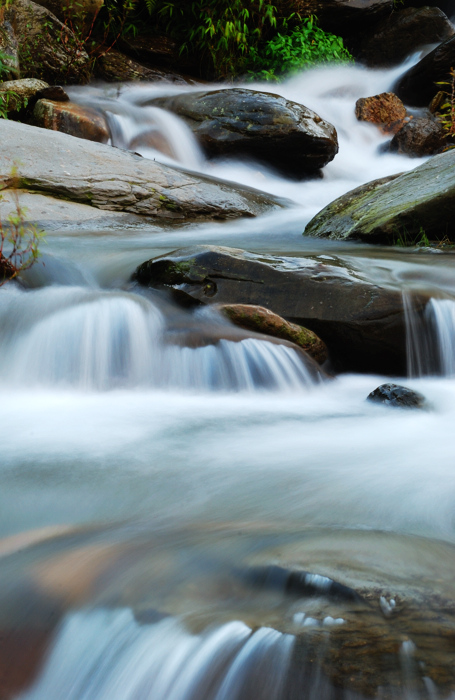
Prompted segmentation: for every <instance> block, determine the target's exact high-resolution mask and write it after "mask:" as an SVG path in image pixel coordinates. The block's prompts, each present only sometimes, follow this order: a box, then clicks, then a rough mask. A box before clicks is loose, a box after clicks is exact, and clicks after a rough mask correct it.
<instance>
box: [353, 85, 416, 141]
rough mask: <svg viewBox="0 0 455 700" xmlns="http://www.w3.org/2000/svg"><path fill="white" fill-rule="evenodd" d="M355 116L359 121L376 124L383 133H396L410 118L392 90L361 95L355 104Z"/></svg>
mask: <svg viewBox="0 0 455 700" xmlns="http://www.w3.org/2000/svg"><path fill="white" fill-rule="evenodd" d="M355 116H356V117H357V119H358V120H359V121H362V122H370V123H371V124H377V125H378V126H379V127H380V129H381V131H382V132H383V133H384V134H396V133H397V131H399V130H400V129H401V128H402V127H403V126H404V124H405V123H406V121H409V118H410V117H408V113H407V111H406V107H405V106H404V104H403V103H402V101H401V100H400V99H399V97H397V96H396V95H395V94H394V93H393V92H382V93H381V94H380V95H372V96H371V97H361V98H360V99H359V100H357V102H356V105H355Z"/></svg>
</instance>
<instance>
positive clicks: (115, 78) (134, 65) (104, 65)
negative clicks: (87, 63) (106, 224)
mask: <svg viewBox="0 0 455 700" xmlns="http://www.w3.org/2000/svg"><path fill="white" fill-rule="evenodd" d="M95 75H96V77H97V78H100V79H101V80H105V81H106V82H108V83H117V82H123V81H124V82H129V81H135V80H144V81H145V80H146V81H149V82H157V81H164V82H167V83H177V84H179V85H189V84H191V83H192V81H191V80H187V79H186V78H184V77H183V76H181V75H179V74H178V73H172V72H171V71H166V70H159V69H157V68H148V67H147V66H143V65H142V64H141V63H138V62H137V61H134V60H133V59H132V58H129V57H128V56H125V54H123V53H121V52H120V51H116V50H115V49H112V50H111V51H108V52H107V53H106V54H104V56H100V57H99V58H98V59H97V61H96V64H95Z"/></svg>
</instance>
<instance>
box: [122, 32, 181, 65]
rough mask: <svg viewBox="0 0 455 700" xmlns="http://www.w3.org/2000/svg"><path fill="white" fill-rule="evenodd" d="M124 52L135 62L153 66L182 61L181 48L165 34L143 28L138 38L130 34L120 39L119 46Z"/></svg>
mask: <svg viewBox="0 0 455 700" xmlns="http://www.w3.org/2000/svg"><path fill="white" fill-rule="evenodd" d="M117 45H118V46H119V47H120V49H121V50H122V51H124V52H125V53H126V54H127V55H128V56H131V57H132V58H134V59H135V60H138V61H145V63H147V64H151V65H153V66H155V65H158V66H162V65H164V66H169V65H172V64H176V63H178V62H179V59H180V61H181V57H180V56H179V46H178V44H177V43H176V42H175V41H174V39H171V37H170V36H167V35H164V34H156V32H155V31H154V30H153V29H148V28H147V27H143V28H141V31H140V33H139V34H137V35H136V36H133V35H132V34H128V35H127V36H124V37H120V39H119V41H118V44H117Z"/></svg>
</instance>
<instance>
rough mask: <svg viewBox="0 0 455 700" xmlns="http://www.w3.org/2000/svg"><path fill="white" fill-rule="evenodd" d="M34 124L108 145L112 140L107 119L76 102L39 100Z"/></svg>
mask: <svg viewBox="0 0 455 700" xmlns="http://www.w3.org/2000/svg"><path fill="white" fill-rule="evenodd" d="M0 88H1V86H0ZM33 124H34V125H35V126H40V127H42V128H43V129H53V130H54V131H62V132H63V133H64V134H70V135H71V136H77V137H78V138H80V139H88V140H89V141H97V142H98V143H107V142H108V141H109V139H110V131H109V127H108V124H107V122H106V118H105V117H104V116H103V115H102V114H101V113H100V112H97V110H96V109H92V108H91V107H82V106H81V105H77V104H74V102H67V101H65V102H54V101H53V100H46V99H41V100H38V101H37V103H36V105H35V109H34V110H33Z"/></svg>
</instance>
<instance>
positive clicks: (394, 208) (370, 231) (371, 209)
mask: <svg viewBox="0 0 455 700" xmlns="http://www.w3.org/2000/svg"><path fill="white" fill-rule="evenodd" d="M454 216H455V151H453V150H451V151H447V152H446V153H441V154H439V155H436V156H434V158H431V159H430V160H428V161H427V162H426V163H424V164H423V165H420V166H419V167H417V168H414V170H410V171H408V172H406V173H402V174H401V175H398V176H395V177H394V178H392V179H387V178H386V179H381V180H374V181H373V182H370V183H368V184H367V185H362V186H361V187H358V188H356V189H354V190H351V192H348V193H347V194H345V195H343V196H342V197H339V198H338V199H336V200H334V201H333V202H331V203H330V204H329V205H328V206H326V207H325V208H324V209H322V211H320V212H319V213H318V214H316V216H315V217H314V218H313V219H312V220H311V221H310V222H309V223H308V225H307V226H306V228H305V232H304V233H305V235H307V236H317V237H320V238H332V239H337V240H364V241H367V242H369V243H383V244H388V245H393V244H395V243H397V241H398V240H400V241H401V242H402V243H404V244H405V245H416V244H417V243H419V241H420V240H421V239H422V238H423V237H425V240H428V239H429V240H442V239H443V238H445V237H449V238H450V240H454V237H455V232H454V230H453V218H454Z"/></svg>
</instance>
